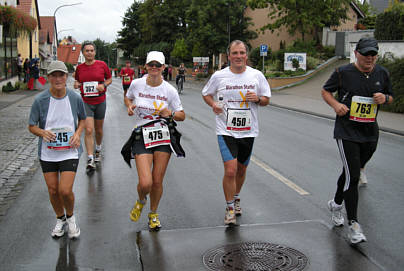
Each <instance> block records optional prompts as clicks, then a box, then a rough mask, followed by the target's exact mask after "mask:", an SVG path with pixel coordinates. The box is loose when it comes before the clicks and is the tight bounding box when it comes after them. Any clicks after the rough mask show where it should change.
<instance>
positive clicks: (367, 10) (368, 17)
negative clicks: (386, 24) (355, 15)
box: [355, 0, 376, 29]
mask: <svg viewBox="0 0 404 271" xmlns="http://www.w3.org/2000/svg"><path fill="white" fill-rule="evenodd" d="M355 4H356V5H357V6H358V7H359V9H360V10H361V11H362V12H363V14H365V18H362V19H360V20H359V22H358V23H360V24H362V25H363V26H364V27H365V29H375V25H376V15H375V14H376V9H375V8H374V7H373V6H371V5H370V4H369V3H368V2H366V1H364V2H363V3H361V2H360V1H358V0H355Z"/></svg>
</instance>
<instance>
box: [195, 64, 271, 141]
mask: <svg viewBox="0 0 404 271" xmlns="http://www.w3.org/2000/svg"><path fill="white" fill-rule="evenodd" d="M247 91H250V92H255V93H257V95H258V96H265V97H268V98H269V97H271V88H270V87H269V84H268V81H267V79H266V78H265V76H264V75H263V74H262V73H261V72H260V71H259V70H256V69H253V68H251V67H248V66H247V67H246V70H245V71H244V72H243V73H240V74H238V73H233V72H232V71H231V70H230V68H229V67H227V68H225V69H223V70H220V71H217V72H215V73H214V74H213V75H212V77H211V78H210V80H209V81H208V83H207V84H206V85H205V87H204V88H203V89H202V95H203V96H207V95H211V96H212V97H214V98H215V100H216V101H217V100H219V97H220V96H221V97H223V103H224V107H223V110H224V112H223V113H222V114H219V115H216V134H217V135H228V136H232V137H235V138H244V137H257V136H258V132H259V129H258V104H256V103H252V102H247V101H246V100H245V95H246V93H247Z"/></svg>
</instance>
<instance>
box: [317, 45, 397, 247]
mask: <svg viewBox="0 0 404 271" xmlns="http://www.w3.org/2000/svg"><path fill="white" fill-rule="evenodd" d="M378 50H379V46H378V44H377V41H376V40H375V39H374V38H361V39H360V40H359V42H358V43H357V45H356V49H355V57H356V62H355V63H352V64H348V65H345V66H342V67H339V68H338V69H337V70H336V71H335V72H334V73H333V74H332V75H331V77H330V78H329V79H328V81H327V82H326V83H325V85H324V87H323V90H322V91H321V94H322V96H323V99H324V100H325V101H326V102H327V103H328V104H329V105H330V106H331V107H332V108H333V109H334V111H335V113H336V114H337V117H336V120H335V127H334V138H335V139H336V141H337V145H338V149H339V152H340V155H341V159H342V164H343V169H342V173H341V175H340V176H339V179H338V184H337V191H336V193H335V196H334V199H332V200H330V201H329V202H328V208H329V209H330V211H331V221H332V222H333V224H334V225H335V226H343V225H344V217H343V215H342V212H341V211H342V202H345V209H346V211H347V217H348V224H349V232H348V238H349V240H350V242H351V243H352V244H357V243H360V242H365V241H366V237H365V235H364V234H363V231H362V228H361V226H360V225H359V223H358V217H357V211H358V182H359V176H360V169H361V168H363V167H364V166H365V164H366V163H367V162H368V161H369V160H370V158H371V157H372V155H373V153H374V152H375V151H376V147H377V141H378V138H379V126H378V125H377V119H376V118H377V112H378V110H379V106H380V104H390V103H392V102H393V96H392V95H393V93H392V90H391V82H390V78H389V74H388V72H387V70H386V69H385V68H383V67H381V66H379V65H377V64H376V59H377V53H378ZM335 91H338V100H337V99H335V98H334V96H333V94H332V93H333V92H335Z"/></svg>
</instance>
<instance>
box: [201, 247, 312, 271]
mask: <svg viewBox="0 0 404 271" xmlns="http://www.w3.org/2000/svg"><path fill="white" fill-rule="evenodd" d="M203 263H204V265H205V266H206V267H207V268H208V269H209V270H221V271H228V270H247V271H264V270H265V271H284V270H287V271H298V270H304V268H305V267H306V266H307V264H308V259H307V257H306V256H305V255H304V254H303V253H301V252H300V251H298V250H296V249H293V248H290V247H285V246H282V245H277V244H271V243H255V242H248V243H240V244H233V245H225V246H220V247H217V248H213V249H210V250H208V251H207V252H205V254H204V255H203Z"/></svg>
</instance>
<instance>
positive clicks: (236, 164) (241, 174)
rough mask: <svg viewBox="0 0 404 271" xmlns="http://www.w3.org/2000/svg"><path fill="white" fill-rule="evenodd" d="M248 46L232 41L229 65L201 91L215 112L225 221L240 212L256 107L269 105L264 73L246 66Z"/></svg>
mask: <svg viewBox="0 0 404 271" xmlns="http://www.w3.org/2000/svg"><path fill="white" fill-rule="evenodd" d="M247 53H248V52H247V46H246V45H245V43H244V42H242V41H239V40H235V41H233V42H231V43H230V45H229V47H228V49H227V55H228V59H229V62H230V64H231V65H230V67H227V68H225V69H222V70H220V71H217V72H215V73H214V74H213V75H212V77H211V78H210V80H209V82H208V83H207V84H206V85H205V87H204V88H203V90H202V95H203V99H204V101H205V102H206V103H207V104H208V105H209V106H210V107H212V110H213V112H214V113H215V114H216V134H217V138H218V142H219V149H220V152H221V155H222V159H223V163H224V171H225V173H224V177H223V190H224V196H225V199H226V203H227V208H226V214H225V218H224V223H225V224H226V225H229V224H236V215H241V213H242V211H241V207H240V196H239V194H240V191H241V188H242V186H243V183H244V180H245V177H246V171H247V166H248V163H249V161H250V157H251V153H252V148H253V144H254V138H255V137H257V136H258V106H266V105H268V104H269V98H270V97H271V89H270V87H269V84H268V81H267V80H266V78H265V76H264V75H263V74H262V73H261V72H260V71H258V70H256V69H253V68H251V67H249V66H247V58H248V55H247Z"/></svg>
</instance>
